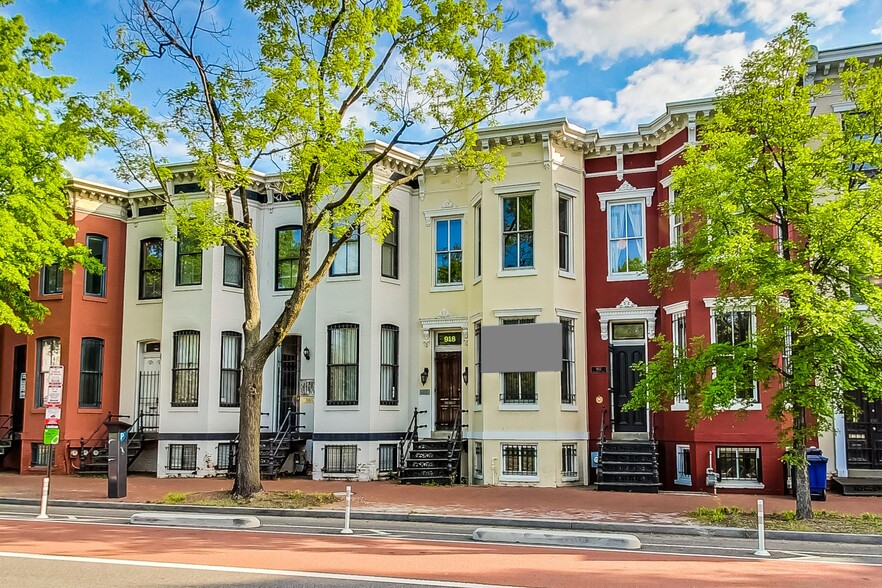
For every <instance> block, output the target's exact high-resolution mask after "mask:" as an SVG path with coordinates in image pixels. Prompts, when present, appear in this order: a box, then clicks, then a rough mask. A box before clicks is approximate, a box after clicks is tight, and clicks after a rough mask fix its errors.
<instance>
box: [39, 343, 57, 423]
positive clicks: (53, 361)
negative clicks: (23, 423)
mask: <svg viewBox="0 0 882 588" xmlns="http://www.w3.org/2000/svg"><path fill="white" fill-rule="evenodd" d="M53 365H61V339H59V338H58V337H43V338H42V339H37V378H36V380H37V381H36V388H34V407H36V408H40V407H42V406H43V396H44V395H45V393H46V377H47V376H48V374H49V366H53Z"/></svg>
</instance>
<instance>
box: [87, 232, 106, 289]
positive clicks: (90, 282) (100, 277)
mask: <svg viewBox="0 0 882 588" xmlns="http://www.w3.org/2000/svg"><path fill="white" fill-rule="evenodd" d="M86 247H87V248H88V249H89V252H90V253H91V254H92V257H94V258H95V259H96V260H97V261H98V262H99V263H101V265H103V266H104V268H103V269H102V270H101V271H100V272H98V273H95V274H93V273H92V272H86V280H85V282H86V285H85V293H86V296H98V297H101V298H103V297H104V296H105V288H106V284H105V282H106V280H105V276H106V275H107V237H104V236H102V235H86Z"/></svg>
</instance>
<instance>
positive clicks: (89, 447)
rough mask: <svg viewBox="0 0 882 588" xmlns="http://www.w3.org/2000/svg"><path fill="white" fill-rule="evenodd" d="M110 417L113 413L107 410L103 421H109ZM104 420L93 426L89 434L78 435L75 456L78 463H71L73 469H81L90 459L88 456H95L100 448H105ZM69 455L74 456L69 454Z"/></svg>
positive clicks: (105, 432) (105, 430) (105, 431)
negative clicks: (78, 443) (78, 439)
mask: <svg viewBox="0 0 882 588" xmlns="http://www.w3.org/2000/svg"><path fill="white" fill-rule="evenodd" d="M111 418H113V413H112V412H110V411H107V416H106V417H105V419H104V421H109V420H110V419H111ZM104 421H101V423H100V424H99V425H98V426H97V427H95V430H94V431H92V434H91V435H89V436H88V437H80V447H79V450H78V451H77V455H76V456H75V457H76V458H77V461H78V464H73V463H72V464H71V465H73V467H74V468H75V469H81V468H82V467H83V465H85V464H86V463H88V462H91V461H92V460H91V459H90V458H94V457H97V456H98V455H99V454H100V452H101V451H102V450H104V449H106V448H107V428H106V427H105V426H104ZM71 457H74V456H73V455H71Z"/></svg>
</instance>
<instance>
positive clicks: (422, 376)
mask: <svg viewBox="0 0 882 588" xmlns="http://www.w3.org/2000/svg"><path fill="white" fill-rule="evenodd" d="M428 381H429V368H423V373H421V374H420V382H422V383H423V386H425V385H426V382H428Z"/></svg>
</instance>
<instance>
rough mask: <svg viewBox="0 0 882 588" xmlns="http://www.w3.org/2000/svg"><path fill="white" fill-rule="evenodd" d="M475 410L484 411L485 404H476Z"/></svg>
mask: <svg viewBox="0 0 882 588" xmlns="http://www.w3.org/2000/svg"><path fill="white" fill-rule="evenodd" d="M474 410H475V412H484V405H483V404H476V405H475V406H474Z"/></svg>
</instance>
